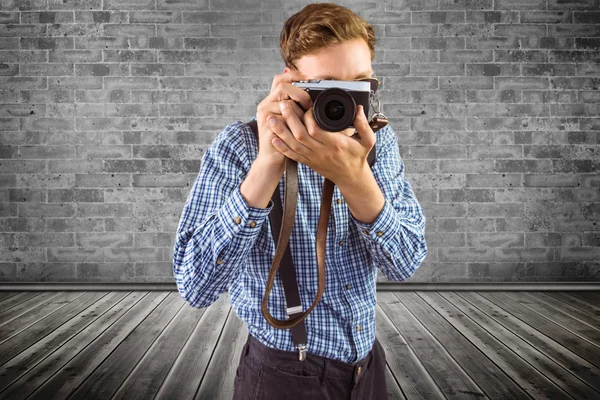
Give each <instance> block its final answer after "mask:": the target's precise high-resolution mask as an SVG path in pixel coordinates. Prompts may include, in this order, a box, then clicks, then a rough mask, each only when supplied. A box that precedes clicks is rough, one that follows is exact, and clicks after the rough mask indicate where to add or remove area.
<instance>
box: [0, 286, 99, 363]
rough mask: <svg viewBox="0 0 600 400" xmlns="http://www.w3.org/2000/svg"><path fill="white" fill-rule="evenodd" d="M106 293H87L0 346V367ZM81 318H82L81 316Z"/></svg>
mask: <svg viewBox="0 0 600 400" xmlns="http://www.w3.org/2000/svg"><path fill="white" fill-rule="evenodd" d="M106 294H107V293H106V292H89V293H86V294H84V295H83V296H81V297H80V298H78V299H77V301H72V302H70V303H69V304H67V305H66V306H65V307H62V308H61V309H60V310H58V311H57V312H55V313H53V314H52V315H51V317H50V316H48V317H46V318H43V319H41V320H40V321H38V322H37V323H35V324H33V325H32V326H30V327H29V328H27V329H25V330H23V331H22V332H20V333H19V334H17V335H15V336H13V337H11V338H10V339H8V340H6V341H5V342H3V343H2V344H0V365H2V364H4V363H5V362H6V361H8V360H10V359H11V358H13V357H14V356H15V355H17V354H19V353H20V352H22V351H24V350H25V349H27V348H28V347H29V346H31V345H34V344H35V343H36V342H39V341H41V340H42V339H43V338H44V337H45V336H46V335H48V334H50V332H52V331H54V330H55V329H57V328H59V327H60V326H61V325H63V324H65V323H67V322H69V320H70V319H71V318H73V317H74V316H75V315H77V314H79V313H80V312H81V311H82V310H83V309H85V308H87V307H89V306H90V305H92V304H93V303H94V302H96V301H98V299H100V298H102V297H103V296H106ZM81 317H83V316H81Z"/></svg>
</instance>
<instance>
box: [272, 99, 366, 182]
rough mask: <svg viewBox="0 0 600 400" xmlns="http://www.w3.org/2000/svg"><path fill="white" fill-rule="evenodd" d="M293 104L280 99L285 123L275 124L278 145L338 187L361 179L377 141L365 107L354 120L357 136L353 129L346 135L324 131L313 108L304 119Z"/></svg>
mask: <svg viewBox="0 0 600 400" xmlns="http://www.w3.org/2000/svg"><path fill="white" fill-rule="evenodd" d="M290 103H292V102H290V101H282V102H280V104H281V111H282V115H283V118H284V120H285V123H283V122H282V121H277V122H276V124H275V125H274V126H272V131H273V133H274V134H276V135H277V137H278V138H279V141H278V142H276V143H275V144H274V146H275V148H276V149H277V150H278V151H279V152H280V153H281V154H283V155H285V156H286V157H289V158H291V159H293V160H296V161H297V162H300V163H303V164H305V165H307V166H309V167H310V168H311V169H312V170H313V171H315V172H316V173H318V174H319V175H321V176H324V177H325V178H327V179H329V180H330V181H332V182H333V183H335V184H336V185H338V186H340V185H344V184H352V183H354V182H356V181H357V180H359V179H361V176H362V174H363V173H364V172H365V168H367V169H368V168H369V167H368V165H369V164H368V162H367V156H368V155H369V152H370V151H371V149H372V148H373V146H374V145H375V142H376V136H375V133H374V132H373V130H372V129H371V127H370V126H369V123H368V121H367V118H366V116H365V113H364V111H363V107H362V106H358V108H357V111H356V117H355V118H354V122H353V125H354V127H355V129H356V131H357V132H358V135H357V136H351V135H350V134H351V133H352V130H351V129H350V130H348V131H345V132H344V133H346V134H344V133H341V132H328V131H324V130H322V129H321V128H320V127H319V125H317V122H316V121H315V118H314V115H313V112H312V108H311V109H310V110H308V111H307V112H306V113H305V114H304V115H303V117H302V118H301V117H299V116H298V115H297V114H296V113H295V112H294V109H293V106H292V104H290ZM347 132H349V133H347Z"/></svg>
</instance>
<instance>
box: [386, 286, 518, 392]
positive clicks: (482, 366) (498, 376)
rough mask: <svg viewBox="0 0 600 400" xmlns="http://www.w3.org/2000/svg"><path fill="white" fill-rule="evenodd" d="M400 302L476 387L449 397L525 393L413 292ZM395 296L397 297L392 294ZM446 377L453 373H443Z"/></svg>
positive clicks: (403, 297) (403, 296)
mask: <svg viewBox="0 0 600 400" xmlns="http://www.w3.org/2000/svg"><path fill="white" fill-rule="evenodd" d="M401 295H402V296H401V301H402V302H403V303H404V304H405V306H406V307H407V308H408V309H409V310H410V311H411V312H412V313H413V314H414V315H415V317H416V318H418V319H419V321H420V322H421V324H423V326H424V328H425V329H426V330H427V331H428V332H430V334H431V335H432V336H433V337H434V338H436V339H437V341H439V343H440V345H441V346H443V348H444V350H445V352H447V353H448V354H449V356H450V357H451V358H452V359H453V360H454V362H455V363H456V364H457V366H456V367H455V368H454V369H455V370H457V369H460V370H463V371H464V372H465V373H466V374H468V375H469V377H470V378H471V379H472V380H473V382H474V383H475V384H476V385H477V386H478V388H477V390H476V391H474V392H472V391H464V390H460V389H454V391H453V392H451V394H452V396H453V397H456V396H458V397H463V396H464V395H471V396H473V395H474V396H480V395H483V396H488V397H490V398H508V399H520V398H525V397H526V396H527V394H526V392H525V391H524V390H523V389H522V388H521V387H519V386H518V385H517V384H516V383H515V382H513V381H512V379H510V378H509V377H508V376H507V375H506V373H504V371H502V369H501V368H498V366H497V365H496V364H494V363H493V362H492V361H490V359H489V358H487V357H486V356H485V355H484V354H482V353H481V352H480V351H479V350H478V349H477V347H475V346H474V345H473V344H472V343H471V342H469V341H468V340H467V339H465V337H464V336H463V335H462V334H461V333H460V332H457V331H456V329H454V327H452V325H451V324H449V323H448V321H446V320H445V319H444V318H443V317H442V316H441V315H440V314H439V313H438V312H437V310H436V309H435V308H432V307H431V306H430V305H429V304H427V303H426V302H425V301H423V299H422V298H420V297H419V295H417V294H416V293H406V294H404V293H401ZM396 296H398V294H396ZM447 375H448V378H449V377H451V376H453V375H454V372H450V373H447ZM481 392H483V393H481Z"/></svg>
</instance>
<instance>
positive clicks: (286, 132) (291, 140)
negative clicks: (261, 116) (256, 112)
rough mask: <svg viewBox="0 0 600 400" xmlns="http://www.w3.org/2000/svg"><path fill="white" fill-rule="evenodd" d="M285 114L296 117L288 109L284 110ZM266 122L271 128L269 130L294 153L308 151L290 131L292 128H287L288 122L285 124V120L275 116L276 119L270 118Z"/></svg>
mask: <svg viewBox="0 0 600 400" xmlns="http://www.w3.org/2000/svg"><path fill="white" fill-rule="evenodd" d="M286 114H288V115H292V116H293V118H298V117H297V116H296V115H295V114H294V113H292V112H290V111H289V110H287V111H286ZM283 118H285V116H283ZM267 122H268V123H269V127H270V128H271V130H272V131H273V133H274V134H275V135H276V136H277V137H278V138H279V139H281V140H282V141H283V142H285V144H286V145H287V146H288V147H289V148H290V149H291V150H292V151H294V152H296V153H299V154H300V153H301V154H305V153H306V152H310V149H308V148H307V147H306V146H305V145H304V144H303V143H300V142H299V141H298V140H297V139H296V136H295V134H294V133H292V130H291V129H290V128H289V126H288V124H287V120H279V119H277V118H276V121H274V122H271V120H270V119H269V120H267Z"/></svg>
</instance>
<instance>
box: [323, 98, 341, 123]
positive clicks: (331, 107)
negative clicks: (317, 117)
mask: <svg viewBox="0 0 600 400" xmlns="http://www.w3.org/2000/svg"><path fill="white" fill-rule="evenodd" d="M344 110H345V107H344V105H343V104H342V103H341V102H340V101H338V100H333V101H330V102H329V103H327V105H326V106H325V115H326V116H327V118H329V119H331V120H333V121H337V120H338V119H340V118H342V117H343V116H344Z"/></svg>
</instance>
